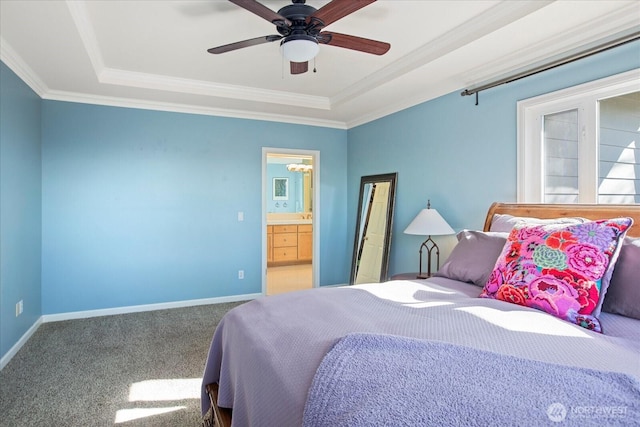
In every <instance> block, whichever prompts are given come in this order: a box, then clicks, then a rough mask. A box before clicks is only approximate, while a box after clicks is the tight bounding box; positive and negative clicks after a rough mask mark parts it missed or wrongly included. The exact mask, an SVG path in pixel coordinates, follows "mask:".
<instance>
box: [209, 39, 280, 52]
mask: <svg viewBox="0 0 640 427" xmlns="http://www.w3.org/2000/svg"><path fill="white" fill-rule="evenodd" d="M281 38H282V36H280V35H270V36H262V37H256V38H255V39H249V40H243V41H240V42H235V43H229V44H225V45H222V46H218V47H212V48H211V49H207V52H209V53H214V54H219V53H225V52H230V51H232V50H236V49H242V48H243V47H249V46H255V45H258V44H263V43H269V42H274V41H276V40H280V39H281Z"/></svg>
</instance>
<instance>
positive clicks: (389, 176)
mask: <svg viewBox="0 0 640 427" xmlns="http://www.w3.org/2000/svg"><path fill="white" fill-rule="evenodd" d="M397 181H398V172H393V173H385V174H380V175H367V176H363V177H361V178H360V193H359V197H358V211H357V218H356V229H355V233H354V234H355V236H354V239H353V256H352V258H351V274H350V278H349V285H353V284H354V283H355V281H356V263H357V256H358V242H359V241H360V239H361V236H360V235H359V234H360V225H361V220H362V218H361V216H362V215H361V213H362V207H363V203H364V200H363V197H364V189H365V186H366V185H367V184H375V183H379V182H389V200H388V204H387V220H386V228H385V236H384V252H383V254H382V265H381V266H380V279H379V282H385V281H386V280H387V275H388V273H389V255H390V253H391V235H392V234H393V230H392V226H393V214H394V206H395V200H396V183H397Z"/></svg>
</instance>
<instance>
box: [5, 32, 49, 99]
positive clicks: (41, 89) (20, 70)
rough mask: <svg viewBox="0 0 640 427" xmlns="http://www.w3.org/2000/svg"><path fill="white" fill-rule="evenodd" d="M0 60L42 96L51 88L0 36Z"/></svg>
mask: <svg viewBox="0 0 640 427" xmlns="http://www.w3.org/2000/svg"><path fill="white" fill-rule="evenodd" d="M0 60H2V62H4V63H5V64H6V65H7V67H9V68H10V69H11V71H13V72H14V73H16V75H17V76H18V77H20V78H21V79H22V81H24V82H25V83H26V84H27V86H29V87H30V88H31V90H33V91H34V92H35V93H36V94H38V96H39V97H40V98H42V95H43V94H45V93H46V92H47V91H48V90H49V88H48V87H47V85H46V84H45V83H44V82H43V81H42V80H41V79H40V77H38V75H37V74H36V73H35V72H34V71H33V70H32V69H31V67H29V66H28V65H27V63H26V62H24V60H23V59H22V58H21V57H20V55H18V54H17V53H16V51H15V50H13V48H12V47H11V45H10V44H9V43H8V42H7V41H6V40H5V39H4V38H2V37H1V36H0Z"/></svg>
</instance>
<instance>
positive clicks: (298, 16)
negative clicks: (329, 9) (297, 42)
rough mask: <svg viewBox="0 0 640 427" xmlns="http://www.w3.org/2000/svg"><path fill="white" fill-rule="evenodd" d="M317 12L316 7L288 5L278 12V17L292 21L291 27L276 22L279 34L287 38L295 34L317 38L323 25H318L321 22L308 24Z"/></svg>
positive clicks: (314, 21) (296, 4)
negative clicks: (309, 18) (308, 19)
mask: <svg viewBox="0 0 640 427" xmlns="http://www.w3.org/2000/svg"><path fill="white" fill-rule="evenodd" d="M316 10H317V9H316V8H315V7H312V6H308V5H306V4H303V3H293V4H290V5H287V6H285V7H283V8H282V9H280V10H279V11H278V15H280V16H283V17H285V18H287V19H288V20H289V21H291V26H288V25H286V24H285V23H284V22H274V24H275V25H276V27H277V30H278V32H279V33H280V34H282V35H283V36H285V37H286V36H289V35H293V34H307V35H310V36H312V37H315V36H316V35H317V34H318V33H319V32H320V27H322V25H318V24H319V22H318V21H317V20H313V21H312V22H310V23H307V18H308V17H309V16H311V15H313V14H314V13H315V12H316ZM320 24H321V23H320Z"/></svg>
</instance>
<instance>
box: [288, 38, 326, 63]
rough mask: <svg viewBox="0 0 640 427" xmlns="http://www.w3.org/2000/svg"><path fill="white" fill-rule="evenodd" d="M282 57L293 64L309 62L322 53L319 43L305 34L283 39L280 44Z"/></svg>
mask: <svg viewBox="0 0 640 427" xmlns="http://www.w3.org/2000/svg"><path fill="white" fill-rule="evenodd" d="M280 49H281V50H282V56H284V57H285V59H287V60H288V61H291V62H307V61H309V60H311V59H313V58H315V57H316V55H317V54H318V52H319V51H320V46H319V45H318V41H317V40H316V39H315V38H313V37H311V36H308V35H305V34H295V35H291V36H288V37H285V38H284V39H282V42H281V43H280Z"/></svg>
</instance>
